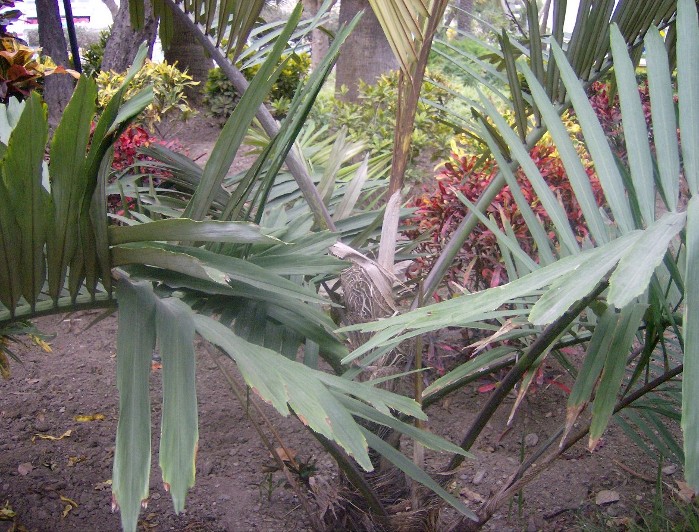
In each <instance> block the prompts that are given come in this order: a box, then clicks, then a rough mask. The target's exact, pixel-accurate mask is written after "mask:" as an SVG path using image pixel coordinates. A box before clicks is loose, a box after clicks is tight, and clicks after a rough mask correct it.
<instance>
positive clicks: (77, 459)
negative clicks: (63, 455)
mask: <svg viewBox="0 0 699 532" xmlns="http://www.w3.org/2000/svg"><path fill="white" fill-rule="evenodd" d="M85 460H87V456H69V457H68V467H73V466H75V464H79V463H80V462H84V461H85Z"/></svg>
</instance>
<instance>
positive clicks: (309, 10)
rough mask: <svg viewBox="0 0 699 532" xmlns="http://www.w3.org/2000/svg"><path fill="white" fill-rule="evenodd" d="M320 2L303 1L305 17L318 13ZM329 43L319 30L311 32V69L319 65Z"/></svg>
mask: <svg viewBox="0 0 699 532" xmlns="http://www.w3.org/2000/svg"><path fill="white" fill-rule="evenodd" d="M320 4H321V1H320V0H303V7H304V12H305V14H306V16H311V17H312V16H313V15H315V14H316V13H317V12H318V8H319V7H320ZM329 46H330V42H329V41H328V34H327V33H325V32H324V31H323V30H321V29H315V30H313V31H312V32H311V69H312V70H315V68H316V67H317V66H318V65H319V64H320V62H321V61H322V60H323V57H325V54H326V53H328V47H329Z"/></svg>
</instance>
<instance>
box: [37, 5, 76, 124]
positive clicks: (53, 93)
mask: <svg viewBox="0 0 699 532" xmlns="http://www.w3.org/2000/svg"><path fill="white" fill-rule="evenodd" d="M36 15H37V19H38V22H39V43H40V44H41V47H42V49H43V53H44V54H45V55H48V56H50V57H51V59H53V62H54V63H56V65H58V66H64V67H70V62H69V60H68V46H67V45H66V39H65V36H64V35H63V26H62V24H61V13H60V11H59V9H58V0H36ZM72 94H73V80H72V78H71V77H70V76H49V77H47V78H46V80H45V82H44V100H45V101H46V104H47V105H48V108H49V124H50V125H51V127H55V126H56V124H58V121H59V119H60V117H61V114H63V110H64V109H65V107H66V105H67V104H68V100H70V96H71V95H72Z"/></svg>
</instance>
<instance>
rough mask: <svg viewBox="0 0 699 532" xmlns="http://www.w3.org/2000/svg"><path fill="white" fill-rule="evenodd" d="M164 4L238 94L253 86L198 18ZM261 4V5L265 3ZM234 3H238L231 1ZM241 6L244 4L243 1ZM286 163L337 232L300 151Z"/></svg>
mask: <svg viewBox="0 0 699 532" xmlns="http://www.w3.org/2000/svg"><path fill="white" fill-rule="evenodd" d="M137 1H138V0H137ZM140 1H142V0H140ZM161 1H162V2H163V4H164V5H165V6H167V8H168V9H169V10H170V12H171V13H172V15H173V16H174V17H176V18H177V19H178V20H179V21H180V22H182V23H183V24H185V25H187V26H188V27H190V29H191V30H192V31H193V32H194V35H195V36H196V38H197V40H198V41H199V43H200V44H201V45H202V46H203V47H204V49H205V50H206V51H207V53H209V54H210V55H211V57H212V58H213V59H214V61H216V64H217V65H218V66H219V67H220V68H221V70H222V71H223V73H224V74H225V75H226V76H227V77H228V79H229V80H230V81H231V83H232V84H233V86H234V88H235V89H236V91H238V93H240V94H244V93H245V92H246V91H247V89H248V87H249V82H248V81H247V79H245V76H243V74H242V72H240V70H238V69H237V68H236V67H235V65H233V64H232V62H231V61H230V60H229V59H228V58H227V57H226V55H225V53H224V52H222V51H221V50H220V49H219V48H218V45H217V43H216V41H215V40H214V39H213V38H212V37H210V36H209V35H208V34H207V33H206V32H205V30H202V29H201V28H200V27H199V25H198V24H197V20H196V16H195V15H192V14H188V13H187V12H186V11H184V10H183V9H182V4H178V3H176V2H175V1H174V0H161ZM259 3H260V4H261V2H259ZM231 4H235V2H231ZM240 4H243V3H242V2H240ZM297 10H300V4H299V7H297ZM254 13H255V12H254V10H253V11H251V12H250V13H248V15H249V16H251V17H252V16H253V15H254ZM256 17H257V15H255V16H254V18H256ZM245 27H246V28H247V27H248V25H246V26H245ZM238 40H239V41H241V42H243V43H244V42H245V39H244V38H243V36H239V37H238ZM229 42H230V41H229ZM219 44H220V43H219ZM256 116H257V119H258V120H259V122H260V124H261V125H262V127H263V128H264V130H265V131H266V132H267V134H268V135H269V136H270V137H274V136H276V135H277V133H278V132H279V125H278V124H277V122H276V120H275V119H274V117H273V116H272V114H271V113H270V112H269V110H268V109H267V108H266V107H265V106H264V105H260V106H259V108H258V110H257V114H256ZM286 163H287V166H288V168H289V171H290V172H291V173H292V175H293V176H294V179H296V182H297V184H298V186H299V189H300V190H301V192H302V193H303V195H304V198H305V199H306V201H307V202H308V205H309V206H310V208H311V211H312V212H313V214H314V217H315V220H316V223H317V224H318V226H319V227H320V228H325V229H330V230H331V231H335V223H334V222H333V220H332V217H331V216H330V214H329V213H328V210H327V208H326V206H325V204H324V203H323V200H322V198H321V196H320V194H319V193H318V190H317V189H316V187H315V185H314V183H313V180H312V179H311V177H310V175H309V173H308V167H307V166H306V163H305V162H304V161H303V160H302V159H301V158H300V157H299V156H298V153H297V152H296V150H291V151H289V153H288V154H287V157H286Z"/></svg>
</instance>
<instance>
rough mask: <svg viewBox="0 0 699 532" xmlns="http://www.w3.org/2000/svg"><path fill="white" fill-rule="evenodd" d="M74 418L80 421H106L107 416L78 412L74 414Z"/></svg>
mask: <svg viewBox="0 0 699 532" xmlns="http://www.w3.org/2000/svg"><path fill="white" fill-rule="evenodd" d="M73 419H74V420H75V421H78V422H80V423H86V422H88V421H104V420H105V419H106V416H105V415H104V414H78V415H77V416H73Z"/></svg>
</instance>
